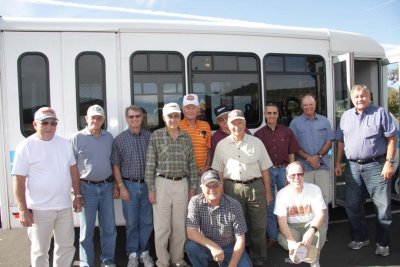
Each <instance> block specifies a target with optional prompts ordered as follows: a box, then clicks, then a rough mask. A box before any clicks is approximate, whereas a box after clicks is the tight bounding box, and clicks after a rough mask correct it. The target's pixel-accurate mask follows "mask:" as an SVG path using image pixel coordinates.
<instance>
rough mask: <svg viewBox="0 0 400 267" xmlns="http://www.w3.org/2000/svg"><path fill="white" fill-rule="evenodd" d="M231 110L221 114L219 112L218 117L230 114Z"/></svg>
mask: <svg viewBox="0 0 400 267" xmlns="http://www.w3.org/2000/svg"><path fill="white" fill-rule="evenodd" d="M229 112H230V111H225V112H222V113H221V114H219V115H218V116H217V119H218V118H219V117H221V116H222V115H225V114H228V113H229Z"/></svg>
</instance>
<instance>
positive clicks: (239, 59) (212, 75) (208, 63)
mask: <svg viewBox="0 0 400 267" xmlns="http://www.w3.org/2000/svg"><path fill="white" fill-rule="evenodd" d="M188 62H189V63H188V65H189V66H190V69H189V73H190V74H189V77H190V79H191V80H190V83H189V84H190V86H191V91H192V92H193V93H194V94H197V95H198V96H199V102H200V117H199V118H200V119H205V120H207V121H208V122H209V123H210V125H211V128H212V129H217V128H218V123H217V120H216V118H215V115H214V112H213V110H214V108H215V107H217V106H219V105H222V104H225V105H227V106H228V107H229V108H231V109H240V110H242V111H243V112H244V114H245V117H246V122H247V127H249V128H254V127H257V126H259V125H260V124H261V118H262V116H261V108H260V107H261V82H260V79H261V74H260V63H259V59H258V57H257V56H256V55H254V54H249V53H222V52H215V53H210V52H194V53H192V54H191V55H190V56H189V61H188Z"/></svg>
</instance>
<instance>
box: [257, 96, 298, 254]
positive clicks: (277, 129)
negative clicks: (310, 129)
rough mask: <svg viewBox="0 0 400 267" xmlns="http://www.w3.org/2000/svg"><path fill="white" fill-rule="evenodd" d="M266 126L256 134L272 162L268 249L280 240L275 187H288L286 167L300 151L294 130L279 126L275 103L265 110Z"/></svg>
mask: <svg viewBox="0 0 400 267" xmlns="http://www.w3.org/2000/svg"><path fill="white" fill-rule="evenodd" d="M264 117H265V122H266V125H265V126H264V127H262V128H261V129H260V130H258V131H257V132H255V134H254V136H255V137H257V138H259V139H260V140H261V141H262V142H263V144H264V146H265V148H266V149H267V151H268V155H269V156H270V158H271V161H272V164H273V165H272V168H269V177H270V186H271V194H272V197H273V200H272V201H271V203H270V204H269V206H268V210H267V236H268V240H267V247H271V246H273V245H274V244H275V243H276V242H277V240H278V221H277V219H276V216H275V215H274V206H275V187H276V188H277V189H278V191H279V190H281V189H282V188H283V187H284V186H285V185H286V175H285V169H286V166H287V165H288V164H289V163H290V162H293V161H294V154H295V153H297V152H298V151H299V150H300V146H299V144H298V143H297V140H296V137H295V136H294V134H293V132H292V130H290V128H288V127H286V126H285V125H282V124H278V118H279V108H278V106H277V105H276V104H275V103H268V104H267V105H266V106H265V108H264Z"/></svg>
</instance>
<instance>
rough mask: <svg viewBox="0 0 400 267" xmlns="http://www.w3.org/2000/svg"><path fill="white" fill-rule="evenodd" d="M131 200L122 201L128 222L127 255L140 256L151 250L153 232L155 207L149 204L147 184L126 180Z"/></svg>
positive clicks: (126, 227) (126, 226)
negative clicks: (136, 254) (134, 254)
mask: <svg viewBox="0 0 400 267" xmlns="http://www.w3.org/2000/svg"><path fill="white" fill-rule="evenodd" d="M124 184H125V187H126V188H127V189H128V191H129V194H130V197H131V200H130V201H125V200H122V209H123V212H124V217H125V221H126V225H125V229H126V230H125V232H126V245H125V250H126V254H127V255H128V256H129V255H130V254H131V253H133V252H136V253H138V255H140V254H141V253H142V252H143V251H148V250H149V248H150V244H149V239H150V236H151V233H152V231H153V206H152V205H151V204H150V202H149V198H148V192H147V186H146V184H145V183H138V182H131V181H126V180H124Z"/></svg>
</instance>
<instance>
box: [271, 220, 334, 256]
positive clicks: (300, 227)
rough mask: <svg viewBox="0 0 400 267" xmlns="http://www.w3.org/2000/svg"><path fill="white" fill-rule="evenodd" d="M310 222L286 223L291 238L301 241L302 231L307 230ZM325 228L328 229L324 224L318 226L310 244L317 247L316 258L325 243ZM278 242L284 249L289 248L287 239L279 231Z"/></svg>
mask: <svg viewBox="0 0 400 267" xmlns="http://www.w3.org/2000/svg"><path fill="white" fill-rule="evenodd" d="M310 224H311V222H308V223H292V224H288V225H289V228H290V232H291V233H292V236H293V238H294V239H295V240H296V241H297V242H301V240H302V239H303V235H304V233H305V232H307V230H308V229H309V228H310ZM327 230H328V229H327V227H326V225H324V224H322V225H321V227H320V228H319V230H318V232H317V233H316V234H315V235H314V239H313V242H312V244H313V245H314V246H315V247H316V248H317V249H318V255H317V259H318V258H319V254H320V252H321V249H322V247H323V246H324V244H325V241H326V232H327ZM278 243H279V245H281V246H282V247H283V248H284V249H285V250H289V249H288V242H287V239H286V237H285V236H284V235H282V233H281V232H279V234H278Z"/></svg>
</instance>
